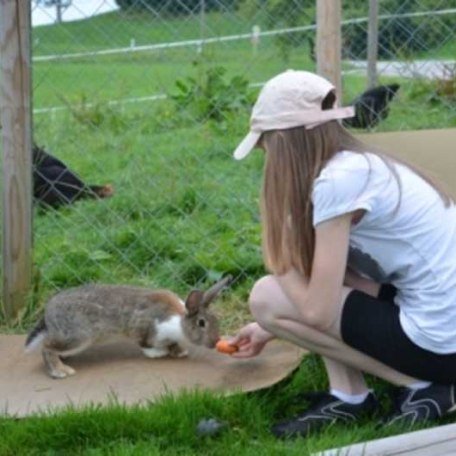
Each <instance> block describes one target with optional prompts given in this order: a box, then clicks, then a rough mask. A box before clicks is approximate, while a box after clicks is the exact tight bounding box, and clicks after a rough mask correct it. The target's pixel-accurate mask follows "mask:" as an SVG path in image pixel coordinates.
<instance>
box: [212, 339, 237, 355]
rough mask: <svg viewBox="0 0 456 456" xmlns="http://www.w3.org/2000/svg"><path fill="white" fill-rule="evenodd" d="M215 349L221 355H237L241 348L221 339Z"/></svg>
mask: <svg viewBox="0 0 456 456" xmlns="http://www.w3.org/2000/svg"><path fill="white" fill-rule="evenodd" d="M215 348H216V349H217V351H219V352H220V353H226V354H227V355H231V354H232V353H235V352H237V351H238V350H239V347H237V346H236V345H231V344H230V343H228V341H227V340H223V339H220V340H219V341H218V342H217V344H216V345H215Z"/></svg>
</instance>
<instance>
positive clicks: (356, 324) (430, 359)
mask: <svg viewBox="0 0 456 456" xmlns="http://www.w3.org/2000/svg"><path fill="white" fill-rule="evenodd" d="M394 294H395V289H394V287H392V286H389V285H387V286H382V288H381V290H380V294H379V297H378V298H374V297H372V296H370V295H368V294H366V293H363V292H362V291H358V290H353V291H352V292H351V293H350V294H349V295H348V297H347V299H346V301H345V304H344V308H343V311H342V323H341V334H342V340H343V341H344V342H345V343H346V344H347V345H349V346H350V347H353V348H355V349H356V350H358V351H360V352H363V353H365V354H366V355H369V356H370V357H371V358H374V359H376V360H378V361H381V362H382V363H383V364H386V365H387V366H390V367H392V368H393V369H395V370H397V371H399V372H402V373H403V374H406V375H409V376H411V377H414V378H416V379H419V380H427V381H431V382H436V383H455V382H456V353H454V354H449V355H447V354H445V355H442V354H438V353H433V352H431V351H428V350H425V349H423V348H421V347H419V346H418V345H416V344H414V343H413V342H412V341H411V340H410V339H409V338H408V337H407V335H406V334H405V333H404V331H403V329H402V327H401V324H400V322H399V308H398V306H396V305H395V304H394V302H393V298H394Z"/></svg>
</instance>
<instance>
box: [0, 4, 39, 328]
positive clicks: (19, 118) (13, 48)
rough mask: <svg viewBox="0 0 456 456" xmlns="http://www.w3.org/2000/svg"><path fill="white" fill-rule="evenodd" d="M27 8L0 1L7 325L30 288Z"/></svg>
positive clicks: (30, 176)
mask: <svg viewBox="0 0 456 456" xmlns="http://www.w3.org/2000/svg"><path fill="white" fill-rule="evenodd" d="M30 3H31V2H29V1H23V0H0V56H1V59H0V69H1V72H0V114H1V117H0V119H1V124H2V127H3V128H2V131H1V134H2V136H3V305H4V311H5V315H6V317H7V319H8V320H9V321H11V320H13V319H14V318H15V317H16V316H17V315H18V313H19V311H20V310H21V308H22V307H23V306H24V304H25V303H26V299H27V297H28V293H29V290H30V288H31V270H32V268H31V265H32V160H31V150H32V137H31V135H32V127H31V124H32V119H31V77H30V27H31V25H30Z"/></svg>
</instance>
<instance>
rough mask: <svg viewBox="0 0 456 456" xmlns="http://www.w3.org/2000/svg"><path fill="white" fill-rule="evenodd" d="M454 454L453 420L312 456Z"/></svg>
mask: <svg viewBox="0 0 456 456" xmlns="http://www.w3.org/2000/svg"><path fill="white" fill-rule="evenodd" d="M455 454H456V424H448V425H446V426H439V427H434V428H430V429H424V430H422V431H415V432H409V433H406V434H401V435H397V436H393V437H387V438H384V439H378V440H371V441H369V442H364V443H358V444H356V445H351V446H347V447H343V448H335V449H332V450H327V451H323V452H322V453H318V455H314V456H399V455H407V456H453V455H455Z"/></svg>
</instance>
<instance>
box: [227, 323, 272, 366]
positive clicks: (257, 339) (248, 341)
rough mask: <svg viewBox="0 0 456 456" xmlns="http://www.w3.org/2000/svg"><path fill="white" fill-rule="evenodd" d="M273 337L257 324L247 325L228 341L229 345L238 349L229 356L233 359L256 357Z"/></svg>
mask: <svg viewBox="0 0 456 456" xmlns="http://www.w3.org/2000/svg"><path fill="white" fill-rule="evenodd" d="M274 337H275V336H273V335H272V334H271V333H269V332H268V331H266V330H264V329H263V328H262V327H261V326H260V325H259V324H258V323H249V324H248V325H246V326H244V327H243V328H242V329H240V331H239V332H238V333H237V334H236V335H235V336H234V337H233V338H232V339H230V340H229V341H228V342H229V343H230V344H231V345H236V346H237V347H239V350H238V351H237V352H236V353H233V354H232V355H231V356H232V357H233V358H252V357H254V356H256V355H258V354H259V353H260V352H261V350H263V348H264V346H265V345H266V344H267V343H268V342H269V341H270V340H272V339H274Z"/></svg>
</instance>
